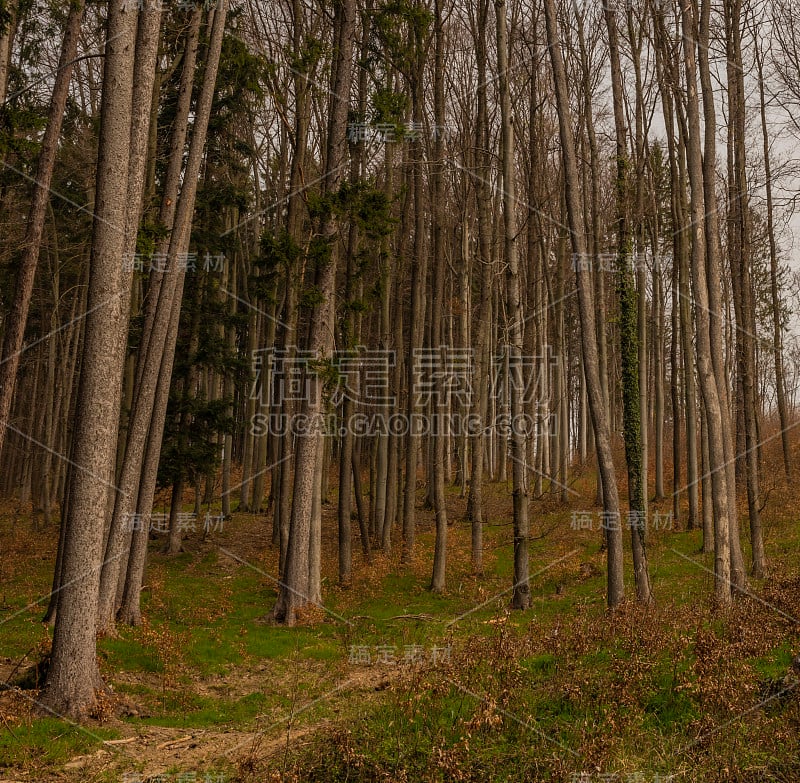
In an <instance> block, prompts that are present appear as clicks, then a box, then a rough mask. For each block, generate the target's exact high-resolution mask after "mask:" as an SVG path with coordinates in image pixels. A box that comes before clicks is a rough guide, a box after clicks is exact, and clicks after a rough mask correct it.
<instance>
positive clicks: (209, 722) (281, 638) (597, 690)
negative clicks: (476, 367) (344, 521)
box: [0, 481, 800, 783]
mask: <svg viewBox="0 0 800 783" xmlns="http://www.w3.org/2000/svg"><path fill="white" fill-rule="evenodd" d="M583 483H584V484H586V487H585V488H584V489H585V491H586V495H587V499H578V500H576V501H575V505H576V507H577V506H579V505H580V504H581V503H582V504H584V505H586V504H588V503H589V502H590V501H589V500H588V498H589V497H591V496H593V489H592V487H591V486H590V484H591V482H588V481H587V482H583ZM576 486H577V485H576ZM773 502H776V503H780V508H781V513H780V514H776V516H775V517H774V518H772V517H769V513H768V511H767V512H765V518H766V519H769V526H768V530H769V536H768V540H767V547H768V553H769V556H770V559H771V562H772V563H773V564H774V570H773V574H772V578H771V579H770V580H768V581H766V582H764V583H753V585H752V587H753V589H754V590H755V591H756V592H757V593H759V596H760V600H761V602H759V601H758V600H753V599H747V598H745V599H742V600H740V601H737V603H736V605H735V606H734V608H733V609H732V610H731V612H730V613H729V614H727V615H719V614H718V613H715V612H714V610H713V607H712V606H711V604H710V596H711V592H712V589H711V588H712V583H713V577H712V575H711V574H710V573H709V572H708V570H706V569H710V568H712V566H713V562H712V557H711V556H710V555H703V554H700V552H699V550H700V544H701V534H700V532H699V531H680V530H675V531H663V530H660V531H656V532H654V533H653V534H652V535H651V537H650V541H649V546H648V555H649V560H650V573H651V579H652V585H653V591H654V594H655V596H656V603H655V604H654V605H653V606H652V607H650V608H649V609H641V608H639V607H636V606H635V605H633V604H626V605H625V606H624V607H623V608H622V609H621V610H620V611H618V612H617V613H615V614H614V615H609V614H608V613H607V612H606V609H605V605H604V591H605V563H604V554H603V553H602V552H601V551H600V540H599V533H598V531H597V530H594V531H587V530H573V529H572V528H571V526H570V519H571V511H572V508H571V507H563V506H559V505H557V504H556V503H555V501H553V500H551V499H549V498H548V499H546V500H545V501H543V502H541V503H539V504H536V505H535V508H536V513H535V514H534V515H533V517H532V523H533V528H534V535H540V534H541V537H540V538H533V539H532V540H531V542H530V558H531V574H532V578H531V596H532V608H531V610H529V611H527V612H515V613H509V612H508V611H507V603H508V598H509V592H508V588H509V586H510V580H511V572H512V560H511V555H512V549H511V546H510V544H509V538H510V528H509V526H508V524H507V517H506V516H505V515H506V514H507V513H508V512H507V507H508V505H509V498H508V494H507V492H506V489H505V488H504V487H499V486H490V487H487V508H488V511H489V514H488V516H489V519H491V521H492V522H493V523H495V524H489V525H487V526H486V529H485V534H484V535H485V573H484V574H483V575H482V576H481V577H476V576H475V575H473V574H472V573H471V569H470V559H469V534H470V531H469V525H468V524H467V523H464V522H463V521H461V514H462V513H463V499H461V498H459V497H458V494H457V493H456V492H451V493H448V503H449V504H450V506H451V509H450V516H451V518H452V519H453V520H454V524H453V525H452V526H451V528H450V533H449V536H450V546H449V561H448V585H447V590H446V591H445V592H444V593H443V594H433V593H431V592H430V591H429V590H428V589H427V586H428V580H429V574H430V568H431V558H432V549H433V547H432V526H431V518H430V516H431V515H430V514H429V513H428V512H426V511H422V510H420V512H419V530H418V543H417V551H416V554H415V558H414V560H413V561H412V562H411V563H410V564H408V565H406V566H400V564H399V562H398V557H397V555H395V556H393V557H392V558H386V557H385V556H383V555H381V554H378V555H376V556H375V557H374V561H373V563H372V565H371V566H365V565H364V564H363V563H362V561H361V559H360V555H356V556H355V563H356V564H357V567H356V568H355V574H354V576H355V582H354V584H353V586H352V587H351V588H350V589H348V590H343V589H340V588H339V587H337V586H336V557H335V532H334V531H335V521H334V520H335V517H334V514H335V508H333V507H327V508H326V509H325V520H326V527H325V531H326V533H325V536H326V537H325V542H324V543H325V555H324V560H323V579H324V583H323V593H324V596H325V607H326V609H327V610H328V611H327V612H323V611H320V612H318V613H317V614H315V615H313V616H312V617H310V618H309V621H308V622H304V623H301V624H300V625H298V626H297V627H295V628H291V629H286V628H279V627H276V626H273V625H271V624H270V623H269V622H267V621H266V619H265V617H266V615H267V614H268V612H269V609H270V608H271V606H272V603H273V602H274V600H275V583H274V574H275V573H276V570H277V569H276V554H275V552H274V551H272V550H271V549H269V548H268V547H267V546H266V543H265V536H264V532H263V527H264V524H263V519H258V518H256V517H252V516H249V515H236V516H235V517H234V520H233V521H232V522H231V523H230V525H229V526H227V527H226V529H225V532H224V534H222V535H221V536H219V537H217V540H216V541H213V542H212V541H207V542H202V541H199V540H198V539H196V538H195V539H193V540H189V541H187V542H186V546H187V552H185V553H184V554H182V555H180V556H178V557H175V558H168V557H165V556H163V555H161V554H160V553H159V552H158V551H157V549H156V547H155V545H154V548H153V551H152V553H151V558H150V562H149V566H148V577H147V589H146V591H145V592H144V593H143V611H144V615H145V617H146V622H145V624H144V625H143V626H141V627H139V628H120V629H119V634H118V635H117V636H115V637H112V638H105V639H101V640H100V642H99V648H98V649H99V657H100V664H101V670H102V672H103V674H104V676H105V678H106V679H107V681H108V682H110V683H111V684H112V685H113V687H114V689H115V691H116V692H117V693H119V694H120V695H121V696H122V697H123V699H124V700H125V701H127V702H129V703H130V704H132V705H134V707H135V709H134V710H132V712H133V713H135V714H130V715H127V717H121V718H117V719H113V720H111V721H110V722H108V723H107V724H103V723H96V724H95V723H93V724H92V725H91V726H90V727H89V732H88V733H87V732H85V731H83V730H81V729H80V728H76V727H74V726H71V725H70V724H67V723H64V722H61V721H58V720H55V719H49V718H48V719H41V718H36V717H33V716H31V715H28V714H26V713H25V710H24V705H20V704H18V703H13V702H11V701H8V696H6V697H0V716H2V717H3V721H4V723H3V724H2V725H0V759H2V761H0V765H2V764H5V765H6V767H8V768H9V769H10V770H11V771H12V773H14V774H16V773H17V772H19V771H24V769H26V765H28V764H30V759H32V758H36V759H37V761H36V770H37V775H38V777H37V780H39V779H41V780H49V779H51V778H52V779H53V780H54V779H55V778H56V777H60V779H64V776H65V775H66V779H75V780H78V779H81V780H82V781H84V780H85V781H87V783H88V782H89V781H95V780H96V781H106V780H112V779H115V780H118V779H119V777H118V775H117V777H116V778H114V777H113V775H112V774H110V773H109V770H108V769H93V770H91V771H90V772H86V771H84V772H81V773H80V774H77V773H76V774H75V775H73V776H72V777H70V774H71V773H65V771H64V764H65V763H66V762H67V761H69V760H70V759H72V758H74V757H76V756H81V755H85V754H90V753H93V752H95V751H97V750H98V749H99V748H100V747H101V746H102V742H103V740H105V739H109V738H112V737H116V736H123V737H127V736H133V735H135V734H137V733H141V732H146V731H147V730H148V729H155V728H160V729H163V730H167V729H174V730H188V731H215V732H224V731H236V732H262V731H265V732H266V733H265V735H264V737H265V741H266V740H267V739H269V738H270V737H273V736H274V737H276V738H277V739H276V741H277V740H280V737H281V732H284V739H285V731H286V727H287V721H289V722H290V724H291V726H292V730H293V731H297V730H301V729H303V727H310V728H314V731H313V733H312V734H311V735H310V739H308V740H303V741H302V742H299V743H296V744H295V743H290V745H289V747H288V753H287V752H281V753H280V754H279V756H280V758H276V757H275V755H274V751H268V750H265V749H263V748H262V751H263V752H261V753H259V751H258V749H257V748H256V749H254V750H253V751H252V752H251V753H250V755H248V756H247V757H246V758H244V759H241V760H240V763H239V766H238V768H237V770H236V771H232V772H230V775H229V777H227V778H226V783H231V782H232V781H233V780H241V781H245V782H246V783H250V782H251V781H252V783H255V781H258V782H259V783H262V782H263V781H279V780H285V781H287V783H288V781H294V780H298V781H323V780H324V781H325V783H336V782H337V781H342V782H344V781H348V783H360V782H363V783H367V781H370V782H371V781H379V780H393V781H394V780H399V781H403V780H405V781H409V782H410V781H423V780H424V781H429V780H430V781H436V780H441V781H445V780H448V781H449V780H463V781H481V783H485V782H487V781H512V780H513V781H520V780H543V781H544V780H551V781H569V780H571V779H576V778H573V777H572V776H574V775H577V774H578V773H582V772H591V773H592V774H597V775H599V774H601V773H602V774H606V775H614V774H617V775H619V776H620V777H618V779H621V780H622V779H625V778H624V777H622V776H623V775H634V774H639V775H641V776H643V777H642V778H641V779H642V780H646V781H653V780H655V779H656V778H655V776H656V775H666V774H670V775H674V776H676V777H675V778H674V779H675V780H686V781H695V780H696V781H703V782H704V783H705V782H706V781H712V782H713V781H720V783H722V781H725V782H726V783H727V782H728V781H742V782H743V783H744V782H745V781H748V782H749V781H755V780H759V781H761V780H779V781H781V780H785V781H789V780H796V779H798V778H800V765H798V762H797V761H796V759H797V758H798V757H800V755H799V754H798V737H799V735H798V727H800V710H799V709H798V702H797V700H796V699H792V698H783V697H781V698H780V699H775V700H773V701H772V702H770V705H769V709H765V708H762V707H761V706H759V701H760V700H763V699H762V696H761V694H762V691H764V688H767V687H771V686H770V683H774V682H776V681H779V680H780V679H781V678H783V677H785V676H786V674H787V670H788V668H789V666H790V663H791V660H792V657H793V655H794V654H796V653H797V651H798V647H799V646H800V624H798V623H796V622H793V621H792V620H791V619H789V618H790V617H791V616H792V614H793V612H794V611H796V608H794V609H793V608H792V607H796V606H797V605H798V596H797V584H798V570H797V565H796V563H797V553H798V551H800V530H798V527H800V526H798V525H797V524H796V521H795V520H793V519H791V518H788V517H785V516H781V515H782V514H783V511H784V509H785V505H786V503H785V499H784V500H783V501H780V500H779V499H778V498H777V497H776V498H775V499H774V500H771V504H772V503H773ZM664 508H666V505H665V506H663V507H662V510H664ZM18 519H19V517H18V516H17V517H15V518H14V519H13V520H12V519H11V518H10V517H9V516H6V517H3V518H0V541H1V542H2V543H1V544H0V545H2V546H4V551H5V547H7V548H8V551H9V552H11V553H12V556H10V557H9V558H5V559H4V561H3V564H2V566H0V567H2V569H3V572H2V574H1V575H2V577H3V581H2V588H0V600H2V609H3V612H4V615H3V617H6V616H7V617H10V618H11V619H8V620H7V621H6V622H4V623H3V625H2V635H3V648H2V654H3V655H5V656H7V664H8V666H9V667H11V666H12V665H14V664H15V663H16V662H17V661H19V660H20V659H21V658H23V656H25V655H26V653H27V654H28V657H27V658H26V660H25V662H24V665H29V664H30V662H32V660H33V659H34V658H35V657H36V655H37V654H38V651H41V650H43V649H45V648H46V646H47V644H48V643H49V637H50V631H49V629H47V628H45V627H43V626H42V625H41V623H40V622H39V621H40V617H41V614H42V612H43V609H44V606H43V605H42V603H41V602H40V603H38V604H35V605H31V604H33V602H35V601H36V600H37V599H39V598H40V597H41V596H42V595H46V594H47V592H48V590H49V580H50V568H51V563H52V558H53V555H54V547H55V531H53V530H50V531H46V535H42V534H40V533H37V534H36V535H34V534H32V533H31V531H30V529H29V527H28V525H27V522H26V521H25V519H24V518H23V519H22V520H21V521H17V520H18ZM501 523H502V524H501ZM545 531H550V532H545ZM626 546H629V545H628V544H627V542H626ZM220 547H222V548H220ZM223 549H228V550H230V551H233V552H235V553H236V554H237V556H238V557H241V558H242V559H243V560H245V561H246V562H247V563H248V565H244V564H242V563H241V562H238V561H236V560H232V559H231V558H230V557H228V556H226V555H225V553H224V552H223ZM628 559H629V556H628ZM626 580H627V585H628V589H629V592H632V573H631V571H630V564H629V563H628V571H627V573H626ZM776 608H777V609H779V610H780V611H775V609H776ZM781 612H782V613H783V614H781ZM0 621H2V618H0ZM31 651H33V652H31ZM435 651H436V652H435ZM412 654H413V655H412ZM435 655H436V659H435V660H434V656H435ZM408 656H412V657H415V661H416V662H415V663H413V664H412V663H410V658H409V657H408ZM23 668H24V666H23ZM4 698H5V699H6V700H4ZM289 716H291V717H289ZM173 763H174V760H173V761H169V763H167V760H166V759H165V762H164V769H165V770H167V769H171V767H170V766H169V764H173ZM191 768H192V767H191V766H188V767H187V766H186V764H182V763H179V764H178V765H177V767H175V769H176V770H178V769H191ZM116 769H117V772H119V768H118V767H117V768H116ZM176 774H177V772H176ZM758 775H760V776H761V777H758ZM12 776H13V774H12ZM48 776H50V777H48ZM597 779H598V780H599V779H601V778H599V777H598V778H597ZM631 779H636V778H633V777H632V778H631Z"/></svg>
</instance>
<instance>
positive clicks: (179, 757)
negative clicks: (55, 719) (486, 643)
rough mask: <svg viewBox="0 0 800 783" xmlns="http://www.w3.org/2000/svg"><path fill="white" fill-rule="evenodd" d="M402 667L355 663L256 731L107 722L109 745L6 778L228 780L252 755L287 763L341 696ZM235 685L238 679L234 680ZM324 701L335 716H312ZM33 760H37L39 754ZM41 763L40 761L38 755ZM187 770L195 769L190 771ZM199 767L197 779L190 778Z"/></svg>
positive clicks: (43, 781)
mask: <svg viewBox="0 0 800 783" xmlns="http://www.w3.org/2000/svg"><path fill="white" fill-rule="evenodd" d="M402 676H403V674H402V670H400V669H388V668H379V667H362V668H357V669H353V670H352V671H350V672H349V673H348V674H347V675H346V676H345V677H344V678H342V679H341V680H340V681H339V682H338V683H336V684H333V685H332V687H331V688H330V689H329V690H328V691H326V692H325V693H324V694H322V695H321V696H318V697H316V698H315V699H312V700H310V701H308V702H301V703H298V704H297V705H295V707H294V708H293V709H292V710H291V711H290V712H286V713H283V714H281V715H278V716H276V715H263V716H259V720H258V721H257V722H256V725H255V726H254V727H253V728H252V730H249V731H237V730H236V729H233V728H231V729H222V730H214V729H186V728H173V727H167V726H151V725H133V724H131V723H128V722H125V721H122V720H119V719H112V720H110V721H107V722H106V723H105V724H104V725H105V726H107V727H111V728H114V729H116V730H117V731H118V732H119V734H120V737H119V738H118V739H113V740H107V741H105V742H104V743H103V745H102V747H100V748H98V749H97V750H95V751H93V752H92V753H89V754H86V755H80V756H75V757H73V758H71V759H70V760H69V761H68V762H66V763H65V764H63V765H62V766H61V768H60V769H59V770H58V771H55V770H52V771H50V770H49V771H48V772H47V773H43V771H42V770H39V771H29V770H27V769H21V768H14V767H12V768H9V769H7V770H3V769H2V768H0V781H3V783H6V782H8V783H33V781H35V782H36V783H55V781H60V782H61V783H65V782H67V781H68V782H69V783H73V781H74V782H75V783H78V782H79V781H80V783H94V782H95V781H98V782H99V781H104V782H105V781H109V780H111V781H119V782H120V783H140V781H141V783H156V782H157V783H178V781H180V783H205V781H206V780H209V781H213V783H228V782H229V781H231V780H232V777H233V772H232V770H235V769H237V768H238V767H239V766H240V765H245V766H246V765H247V764H248V761H250V760H257V761H258V762H259V763H260V764H262V765H263V763H264V762H265V761H266V762H269V761H270V760H272V759H273V758H274V759H275V765H276V768H277V767H279V766H280V762H281V758H280V757H281V756H282V754H283V753H284V752H285V751H286V750H287V749H288V748H289V747H291V748H292V749H296V748H297V745H298V743H300V742H302V741H303V740H308V739H310V738H311V737H312V736H314V735H315V734H316V733H318V732H319V731H321V730H323V729H325V728H328V727H330V726H331V725H332V724H333V722H334V720H335V715H336V714H337V713H338V712H339V704H338V703H339V702H343V701H346V700H348V699H352V696H353V694H354V693H360V694H362V695H361V696H360V697H359V699H360V700H361V701H364V700H365V699H367V698H371V697H374V696H375V694H376V693H377V692H379V691H383V690H385V689H386V687H387V686H388V685H389V684H390V682H392V681H396V680H399V679H401V678H402ZM232 685H233V683H232ZM321 704H325V706H326V707H327V709H326V714H332V715H333V716H334V717H333V718H331V717H326V718H323V719H317V720H312V721H311V722H305V719H307V717H308V716H307V714H306V713H308V712H309V711H310V710H311V709H312V708H314V707H316V706H318V705H321ZM32 761H33V760H32ZM34 763H35V761H34ZM183 773H190V774H189V776H186V775H184V776H183V777H182V775H183ZM191 773H195V777H194V778H192V777H191Z"/></svg>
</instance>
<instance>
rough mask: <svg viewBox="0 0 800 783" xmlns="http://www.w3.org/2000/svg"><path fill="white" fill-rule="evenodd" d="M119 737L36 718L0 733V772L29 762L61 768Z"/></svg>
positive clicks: (97, 730)
mask: <svg viewBox="0 0 800 783" xmlns="http://www.w3.org/2000/svg"><path fill="white" fill-rule="evenodd" d="M118 736H119V734H118V732H116V731H114V730H111V729H105V728H96V727H92V728H91V729H86V728H84V727H81V726H76V725H72V724H69V723H65V722H64V721H61V720H58V719H56V718H39V719H37V720H33V721H30V722H28V723H23V724H21V725H16V726H14V728H13V730H11V729H8V728H6V729H5V730H3V731H0V768H2V767H3V766H12V765H15V764H23V763H25V762H26V761H30V760H32V759H36V761H37V763H41V764H60V763H63V762H64V761H66V760H68V759H70V758H72V757H74V756H77V755H81V754H84V753H88V752H90V751H91V750H93V749H94V748H96V747H97V746H98V745H100V744H101V743H102V742H103V740H107V739H114V738H115V737H118Z"/></svg>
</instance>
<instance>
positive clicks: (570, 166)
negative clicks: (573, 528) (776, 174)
mask: <svg viewBox="0 0 800 783" xmlns="http://www.w3.org/2000/svg"><path fill="white" fill-rule="evenodd" d="M544 8H545V18H546V22H547V43H548V49H549V51H550V60H551V64H552V68H553V77H554V81H555V91H556V106H557V110H558V122H559V130H560V137H561V147H562V155H563V159H564V180H565V186H566V200H567V217H568V220H569V228H570V235H571V239H572V251H573V253H574V256H575V258H576V259H577V260H578V261H580V260H583V259H585V258H586V240H585V236H584V232H583V230H582V227H581V225H580V207H579V204H580V181H579V179H578V164H577V155H576V151H575V140H574V137H573V132H572V118H571V113H570V109H569V93H568V91H567V77H566V73H565V70H564V62H563V58H562V54H561V48H560V43H559V34H558V27H557V24H558V21H557V16H556V8H555V1H554V0H544ZM590 275H591V271H590V270H589V269H586V268H585V266H584V264H582V263H576V264H575V276H576V279H577V287H578V312H579V315H580V322H581V346H582V348H583V361H584V367H585V369H586V387H587V392H588V394H589V410H590V411H591V414H592V425H593V428H594V436H595V444H596V448H597V457H598V463H599V466H600V474H601V476H602V481H603V503H604V510H605V513H606V519H607V520H610V524H608V525H607V533H608V536H607V540H608V595H607V601H608V605H609V607H611V608H613V607H616V606H617V605H618V604H619V603H620V602H621V601H622V599H623V597H624V591H625V588H624V582H623V570H622V530H621V528H620V526H619V510H620V506H619V494H618V491H617V479H616V475H615V472H614V460H613V456H612V452H611V435H610V427H609V421H608V410H607V408H606V405H605V400H604V399H603V389H602V385H601V381H600V370H599V360H598V349H597V331H596V324H595V317H594V308H593V302H592V288H591V277H590ZM614 522H616V524H614Z"/></svg>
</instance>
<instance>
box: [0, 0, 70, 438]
mask: <svg viewBox="0 0 800 783" xmlns="http://www.w3.org/2000/svg"><path fill="white" fill-rule="evenodd" d="M83 12H84V0H76V2H74V3H72V4H71V5H70V10H69V14H68V16H67V24H66V27H65V30H64V40H63V43H62V45H61V56H60V58H59V61H58V70H57V72H56V76H55V83H54V85H53V95H52V97H51V99H50V110H49V112H48V118H47V127H46V129H45V132H44V137H43V138H42V147H41V150H40V152H39V162H38V165H37V168H36V178H35V183H36V184H35V185H34V189H33V199H32V201H31V205H30V209H29V210H28V218H27V221H26V229H25V240H24V246H23V251H22V259H21V261H20V266H19V271H18V272H17V277H16V288H15V289H14V301H13V304H12V307H11V312H10V313H9V314H8V317H7V318H6V319H5V323H4V324H3V327H4V333H3V353H2V361H0V453H1V452H2V451H3V442H4V440H5V435H6V428H7V426H8V420H9V415H10V413H11V402H12V400H13V398H14V386H15V384H16V379H17V369H18V367H19V359H20V356H21V354H22V342H23V339H24V337H25V324H26V322H27V320H28V309H29V307H30V302H31V294H32V293H33V283H34V279H35V278H36V267H37V266H38V263H39V250H40V249H41V246H42V234H43V232H44V223H45V218H46V216H47V205H48V204H49V203H50V183H51V182H52V179H53V167H54V166H55V160H56V152H57V149H58V139H59V136H60V135H61V126H62V124H63V120H64V112H65V110H66V105H67V97H68V95H69V83H70V80H71V79H72V71H73V67H74V66H73V63H74V60H75V56H76V54H77V52H78V39H79V37H80V32H81V22H82V20H83ZM12 13H13V8H12ZM4 45H9V46H10V32H8V31H6V32H5V33H4V34H3V35H0V102H2V101H3V100H4V98H5V86H6V78H7V67H6V62H7V54H5V53H4V51H3V46H4Z"/></svg>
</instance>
